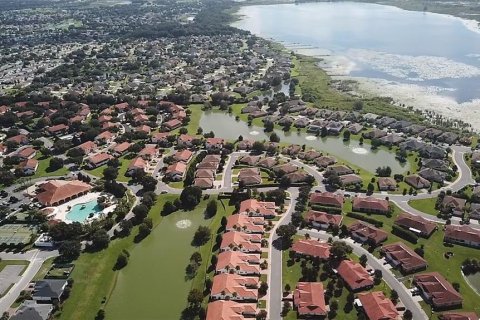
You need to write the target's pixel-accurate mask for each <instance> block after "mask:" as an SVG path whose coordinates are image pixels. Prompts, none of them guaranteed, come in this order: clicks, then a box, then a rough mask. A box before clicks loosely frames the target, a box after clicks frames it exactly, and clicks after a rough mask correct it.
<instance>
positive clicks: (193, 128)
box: [187, 105, 203, 135]
mask: <svg viewBox="0 0 480 320" xmlns="http://www.w3.org/2000/svg"><path fill="white" fill-rule="evenodd" d="M188 109H189V110H191V111H192V113H191V114H190V122H189V123H188V125H187V130H188V133H189V134H192V135H195V134H197V130H198V125H199V123H200V118H201V117H202V114H203V111H202V106H201V105H191V106H190V107H189V108H188Z"/></svg>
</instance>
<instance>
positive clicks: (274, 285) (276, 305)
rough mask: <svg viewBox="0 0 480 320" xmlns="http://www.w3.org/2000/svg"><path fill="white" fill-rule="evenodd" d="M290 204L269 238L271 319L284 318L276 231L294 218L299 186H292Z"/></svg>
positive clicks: (269, 307)
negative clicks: (275, 244) (282, 314)
mask: <svg viewBox="0 0 480 320" xmlns="http://www.w3.org/2000/svg"><path fill="white" fill-rule="evenodd" d="M288 192H289V193H290V199H291V200H290V206H289V207H288V209H287V211H286V212H285V213H284V214H283V216H282V218H281V219H280V220H279V221H278V222H277V223H276V224H275V226H274V228H273V229H272V231H271V232H270V234H271V236H270V239H269V254H268V256H269V257H270V269H269V276H268V288H269V289H268V297H269V298H268V301H269V302H268V318H269V319H272V320H273V319H282V317H281V315H280V314H281V312H282V293H283V284H282V250H279V249H278V248H277V247H278V246H274V245H273V243H278V242H279V241H281V240H280V239H279V237H278V236H277V235H276V233H275V231H276V230H277V228H278V227H279V226H281V225H285V224H289V223H290V221H291V220H292V213H293V211H294V210H295V204H296V203H297V197H298V194H299V191H298V188H290V189H289V190H288Z"/></svg>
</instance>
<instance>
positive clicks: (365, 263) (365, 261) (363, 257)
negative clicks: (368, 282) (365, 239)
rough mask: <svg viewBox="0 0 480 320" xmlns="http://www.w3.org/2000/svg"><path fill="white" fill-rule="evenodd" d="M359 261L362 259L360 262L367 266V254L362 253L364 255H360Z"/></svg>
mask: <svg viewBox="0 0 480 320" xmlns="http://www.w3.org/2000/svg"><path fill="white" fill-rule="evenodd" d="M359 261H360V264H361V265H362V266H363V267H365V266H366V265H367V261H368V258H367V255H365V254H362V255H361V256H360V259H359Z"/></svg>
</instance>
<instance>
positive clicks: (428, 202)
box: [408, 198, 438, 216]
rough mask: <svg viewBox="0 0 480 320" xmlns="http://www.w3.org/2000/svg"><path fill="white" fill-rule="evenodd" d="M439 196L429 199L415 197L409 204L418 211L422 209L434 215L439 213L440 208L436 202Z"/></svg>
mask: <svg viewBox="0 0 480 320" xmlns="http://www.w3.org/2000/svg"><path fill="white" fill-rule="evenodd" d="M436 201H437V198H428V199H415V200H410V201H408V204H409V205H410V206H411V207H412V208H414V209H417V210H418V211H422V212H425V213H428V214H431V215H433V216H436V215H437V214H438V210H437V209H435V202H436Z"/></svg>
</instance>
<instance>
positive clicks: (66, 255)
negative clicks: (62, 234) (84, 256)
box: [58, 240, 82, 261]
mask: <svg viewBox="0 0 480 320" xmlns="http://www.w3.org/2000/svg"><path fill="white" fill-rule="evenodd" d="M81 249H82V245H81V244H80V241H78V240H66V241H63V242H62V243H61V244H60V246H59V247H58V252H59V253H60V256H61V258H62V259H63V260H64V261H72V260H75V259H77V258H78V256H80V251H81Z"/></svg>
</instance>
